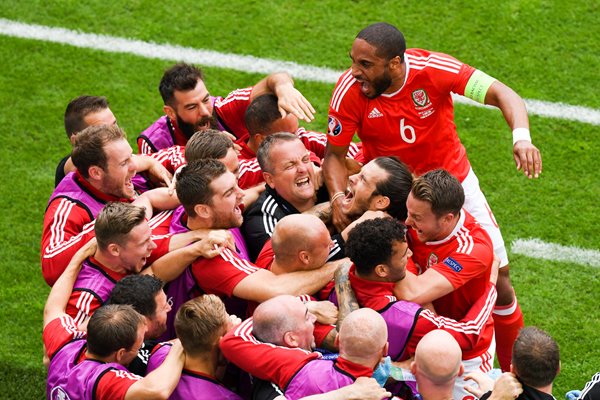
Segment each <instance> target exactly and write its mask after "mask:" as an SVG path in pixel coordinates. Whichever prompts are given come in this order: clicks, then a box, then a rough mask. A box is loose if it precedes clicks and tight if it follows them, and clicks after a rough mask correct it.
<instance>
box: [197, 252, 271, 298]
mask: <svg viewBox="0 0 600 400" xmlns="http://www.w3.org/2000/svg"><path fill="white" fill-rule="evenodd" d="M258 270H259V268H257V267H256V265H254V264H252V263H251V262H249V261H247V260H243V259H241V258H239V256H238V255H237V254H235V253H234V252H232V251H231V250H229V249H225V250H223V251H222V252H221V254H220V255H218V256H216V257H215V258H211V259H205V258H199V259H197V260H196V261H194V263H193V264H192V274H193V275H194V279H195V280H196V282H198V285H199V286H200V288H201V289H202V290H203V291H204V292H205V293H210V294H216V295H217V296H229V297H231V296H233V289H235V287H236V286H237V284H238V283H240V282H241V281H242V280H243V279H244V278H246V277H247V276H248V275H251V274H253V273H254V272H256V271H258Z"/></svg>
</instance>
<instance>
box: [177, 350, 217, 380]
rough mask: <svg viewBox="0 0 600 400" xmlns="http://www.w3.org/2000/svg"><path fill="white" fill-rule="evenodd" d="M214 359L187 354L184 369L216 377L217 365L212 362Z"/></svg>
mask: <svg viewBox="0 0 600 400" xmlns="http://www.w3.org/2000/svg"><path fill="white" fill-rule="evenodd" d="M211 358H212V357H210V356H209V357H204V356H190V355H189V354H186V356H185V363H184V364H183V368H184V369H187V370H189V371H194V372H200V373H202V374H206V375H208V376H212V377H216V376H215V373H216V365H215V363H213V362H212V361H211Z"/></svg>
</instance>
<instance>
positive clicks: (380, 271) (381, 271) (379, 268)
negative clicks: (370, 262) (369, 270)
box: [373, 264, 389, 278]
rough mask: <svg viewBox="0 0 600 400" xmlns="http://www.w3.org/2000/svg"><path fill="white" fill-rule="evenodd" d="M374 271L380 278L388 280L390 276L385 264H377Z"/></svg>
mask: <svg viewBox="0 0 600 400" xmlns="http://www.w3.org/2000/svg"><path fill="white" fill-rule="evenodd" d="M373 271H374V272H375V275H377V276H378V277H379V278H386V277H387V276H388V275H389V271H388V267H387V265H385V264H377V265H376V266H375V268H374V269H373Z"/></svg>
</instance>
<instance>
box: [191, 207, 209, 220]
mask: <svg viewBox="0 0 600 400" xmlns="http://www.w3.org/2000/svg"><path fill="white" fill-rule="evenodd" d="M194 212H195V213H196V215H197V216H199V217H200V218H203V219H208V218H210V216H211V215H212V211H211V208H210V207H209V206H207V205H206V204H196V205H195V206H194Z"/></svg>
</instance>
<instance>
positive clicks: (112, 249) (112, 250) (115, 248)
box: [106, 243, 121, 257]
mask: <svg viewBox="0 0 600 400" xmlns="http://www.w3.org/2000/svg"><path fill="white" fill-rule="evenodd" d="M106 251H108V254H110V255H111V256H113V257H118V256H119V254H121V247H120V246H119V245H118V244H116V243H109V244H108V246H106Z"/></svg>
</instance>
